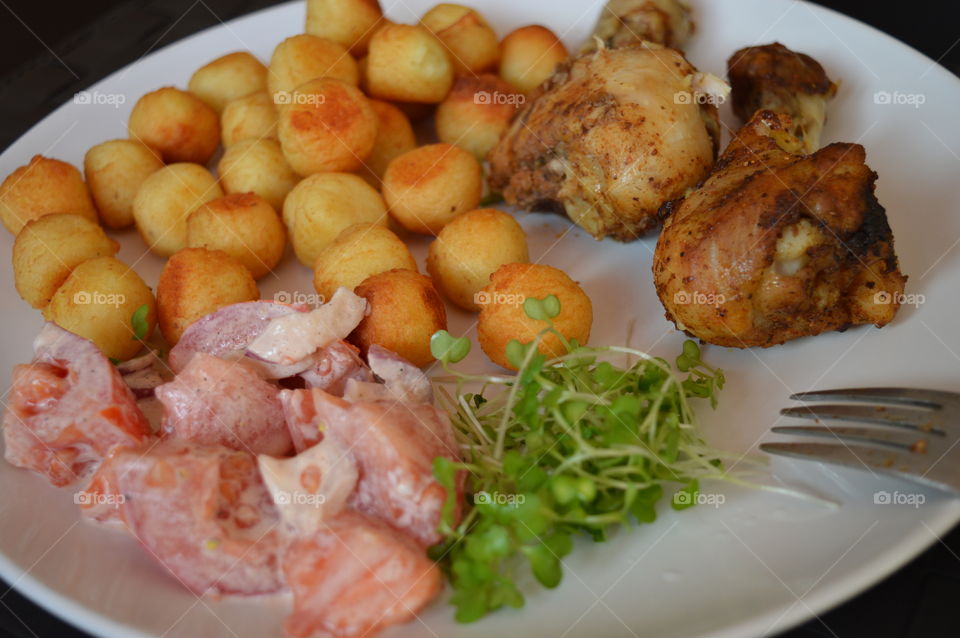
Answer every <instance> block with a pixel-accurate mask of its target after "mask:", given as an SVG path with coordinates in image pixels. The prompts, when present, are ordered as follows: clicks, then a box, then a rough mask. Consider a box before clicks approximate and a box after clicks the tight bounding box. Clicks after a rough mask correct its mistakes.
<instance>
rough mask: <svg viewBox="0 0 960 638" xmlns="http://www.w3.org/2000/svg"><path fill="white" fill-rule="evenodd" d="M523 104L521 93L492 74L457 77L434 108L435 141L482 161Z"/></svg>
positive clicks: (523, 98)
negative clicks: (465, 151) (461, 150)
mask: <svg viewBox="0 0 960 638" xmlns="http://www.w3.org/2000/svg"><path fill="white" fill-rule="evenodd" d="M525 101H526V98H525V97H524V96H523V94H522V93H520V92H518V91H517V90H516V89H515V88H513V86H512V85H510V84H509V83H508V82H506V81H505V80H501V79H500V78H499V77H497V76H496V75H493V74H492V73H484V74H481V75H460V76H457V79H456V80H455V81H454V83H453V88H452V89H450V93H448V94H447V98H446V99H445V100H444V101H443V102H441V103H440V105H439V106H438V107H437V115H436V126H437V137H439V138H440V141H441V142H446V143H447V144H456V145H457V146H459V147H460V148H463V149H466V150H468V151H470V152H471V153H473V154H474V155H475V156H476V158H477V159H478V160H480V161H483V159H484V158H485V157H486V156H487V153H489V152H490V149H492V148H493V147H494V146H496V145H497V142H498V141H499V140H500V136H501V135H503V132H504V131H505V130H507V125H508V124H509V123H510V118H512V117H513V115H514V114H515V113H516V112H517V109H518V108H519V107H520V105H521V104H522V103H523V102H525Z"/></svg>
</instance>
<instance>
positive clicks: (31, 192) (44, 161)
mask: <svg viewBox="0 0 960 638" xmlns="http://www.w3.org/2000/svg"><path fill="white" fill-rule="evenodd" d="M50 213H72V214H74V215H80V216H81V217H86V218H87V219H89V220H91V221H94V222H95V221H97V209H96V208H95V207H94V205H93V199H92V198H91V197H90V191H89V190H87V185H86V183H85V182H84V181H83V176H81V175H80V171H78V170H77V169H76V168H74V167H73V166H72V165H70V164H67V163H66V162H61V161H60V160H55V159H50V158H49V157H44V156H43V155H34V156H33V159H31V160H30V163H29V164H27V165H26V166H21V167H20V168H18V169H17V170H15V171H13V172H12V173H10V174H9V175H8V176H7V178H6V179H5V180H3V184H0V221H2V222H3V225H4V226H5V227H6V229H7V230H9V231H10V232H11V233H12V234H13V235H16V234H17V233H19V232H20V229H22V228H23V227H24V225H26V223H27V222H29V221H30V220H32V219H36V218H38V217H43V216H44V215H49V214H50Z"/></svg>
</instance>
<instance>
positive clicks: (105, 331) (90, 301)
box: [43, 257, 157, 360]
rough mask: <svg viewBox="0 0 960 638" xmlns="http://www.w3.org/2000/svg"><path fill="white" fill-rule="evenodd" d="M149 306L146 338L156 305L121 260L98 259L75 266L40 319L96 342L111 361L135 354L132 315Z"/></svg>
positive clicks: (154, 315)
mask: <svg viewBox="0 0 960 638" xmlns="http://www.w3.org/2000/svg"><path fill="white" fill-rule="evenodd" d="M144 305H146V306H147V314H146V317H145V318H144V319H145V321H146V328H147V329H146V332H145V333H144V334H142V335H140V336H142V337H143V338H144V339H148V338H149V337H150V335H151V334H153V329H154V327H155V326H156V323H157V304H156V302H155V301H154V299H153V293H152V292H151V291H150V288H149V287H148V286H147V284H145V283H144V282H143V279H141V278H140V276H139V275H138V274H137V273H135V272H134V271H133V269H131V268H130V267H129V266H127V265H126V264H125V263H123V262H122V261H119V260H117V259H114V258H113V257H96V258H94V259H88V260H86V261H84V262H83V263H81V264H79V265H78V266H77V267H76V268H74V269H73V272H71V273H70V276H68V277H67V279H66V280H65V281H64V282H63V285H61V286H60V287H59V288H58V289H57V292H55V293H54V295H53V298H52V299H51V300H50V303H49V304H47V307H46V308H44V310H43V316H44V318H45V319H46V320H47V321H52V322H53V323H55V324H57V325H58V326H60V327H61V328H64V329H65V330H69V331H70V332H73V333H74V334H78V335H80V336H81V337H83V338H84V339H89V340H90V341H92V342H94V343H95V344H96V345H97V347H99V348H100V350H102V351H103V354H105V355H106V356H108V357H110V358H112V359H120V360H123V359H129V358H130V357H132V356H134V355H135V354H137V352H139V350H140V348H141V347H142V345H143V344H142V343H141V342H140V341H139V340H137V339H136V338H135V337H136V336H137V333H136V331H135V330H134V326H133V313H135V312H136V311H137V310H138V309H139V308H140V307H141V306H144Z"/></svg>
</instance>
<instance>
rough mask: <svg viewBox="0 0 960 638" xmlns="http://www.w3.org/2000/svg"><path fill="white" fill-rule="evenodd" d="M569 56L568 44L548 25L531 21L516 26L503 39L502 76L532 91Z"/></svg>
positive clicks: (501, 51)
mask: <svg viewBox="0 0 960 638" xmlns="http://www.w3.org/2000/svg"><path fill="white" fill-rule="evenodd" d="M566 59H567V48H566V47H565V46H563V42H561V41H560V38H558V37H557V35H556V34H555V33H554V32H553V31H551V30H550V29H548V28H547V27H544V26H541V25H539V24H531V25H528V26H525V27H520V28H519V29H514V30H513V31H511V32H510V33H508V34H507V35H506V37H504V38H503V41H502V42H500V68H499V73H500V77H501V78H503V79H504V80H506V81H507V82H509V83H510V84H512V85H513V86H514V87H516V88H517V89H518V90H520V91H521V92H522V93H530V92H531V91H533V90H534V89H535V88H537V87H538V86H540V85H541V84H542V83H543V82H544V80H546V79H547V78H549V77H550V76H551V75H553V71H554V69H555V68H556V67H557V65H558V64H559V63H561V62H563V61H564V60H566Z"/></svg>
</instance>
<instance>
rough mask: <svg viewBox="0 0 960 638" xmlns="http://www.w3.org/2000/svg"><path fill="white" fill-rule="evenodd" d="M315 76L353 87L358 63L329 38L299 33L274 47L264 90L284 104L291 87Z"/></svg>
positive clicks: (357, 79) (315, 77)
mask: <svg viewBox="0 0 960 638" xmlns="http://www.w3.org/2000/svg"><path fill="white" fill-rule="evenodd" d="M317 78H333V79H336V80H340V81H342V82H346V83H347V84H352V85H354V86H356V85H357V83H358V82H359V81H360V76H359V75H358V72H357V62H356V61H355V60H354V59H353V58H352V57H351V56H350V54H349V53H348V52H347V50H346V49H345V48H344V47H342V46H340V45H339V44H337V43H336V42H333V41H332V40H326V39H324V38H318V37H317V36H315V35H309V34H306V33H301V34H299V35H295V36H292V37H289V38H287V39H286V40H284V41H283V42H281V43H280V44H278V45H277V48H275V49H274V50H273V56H272V57H271V58H270V75H269V77H268V78H267V87H268V89H267V90H268V92H269V93H270V95H271V96H273V101H274V102H275V103H277V104H283V103H284V101H285V100H286V99H287V98H288V97H289V94H290V93H291V92H292V91H293V90H294V89H296V88H297V87H298V86H300V85H301V84H304V83H306V82H308V81H310V80H315V79H317Z"/></svg>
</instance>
